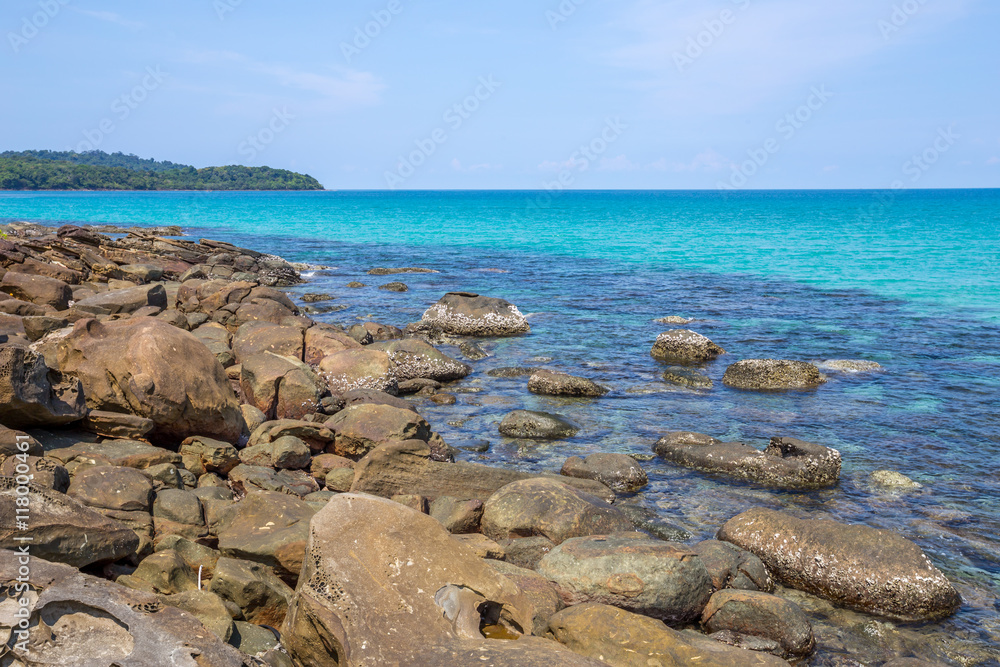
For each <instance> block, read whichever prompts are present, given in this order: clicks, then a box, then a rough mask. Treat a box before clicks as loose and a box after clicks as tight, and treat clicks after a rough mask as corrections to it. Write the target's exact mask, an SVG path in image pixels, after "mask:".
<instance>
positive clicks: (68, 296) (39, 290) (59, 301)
mask: <svg viewBox="0 0 1000 667" xmlns="http://www.w3.org/2000/svg"><path fill="white" fill-rule="evenodd" d="M0 292H4V293H6V294H10V295H11V296H12V297H14V298H15V299H20V300H21V301H30V302H31V303H34V304H37V305H39V306H52V307H53V308H55V309H56V310H66V309H67V308H69V302H70V301H72V300H73V289H72V288H71V287H70V286H69V285H67V284H66V283H64V282H63V281H61V280H56V279H55V278H46V277H45V276H33V275H30V274H27V273H15V272H13V271H8V272H7V273H6V274H5V275H4V277H3V280H0Z"/></svg>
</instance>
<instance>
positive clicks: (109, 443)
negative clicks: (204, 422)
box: [47, 440, 182, 470]
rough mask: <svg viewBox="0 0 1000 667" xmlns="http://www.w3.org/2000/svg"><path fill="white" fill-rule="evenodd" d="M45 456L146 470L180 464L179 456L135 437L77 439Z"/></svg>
mask: <svg viewBox="0 0 1000 667" xmlns="http://www.w3.org/2000/svg"><path fill="white" fill-rule="evenodd" d="M47 456H50V457H52V458H55V459H58V460H60V461H62V462H63V465H67V464H69V463H71V462H73V461H77V460H83V461H105V462H106V464H107V465H112V466H124V467H126V468H138V469H139V470H145V469H147V468H151V467H153V466H156V465H162V464H164V463H169V464H172V465H175V466H176V465H181V461H182V459H181V455H180V454H178V453H177V452H172V451H170V450H169V449H163V448H162V447H154V446H153V445H151V444H149V443H148V442H139V441H137V440H104V441H102V442H78V443H76V444H75V445H72V446H70V447H61V448H59V449H52V450H49V452H48V453H47Z"/></svg>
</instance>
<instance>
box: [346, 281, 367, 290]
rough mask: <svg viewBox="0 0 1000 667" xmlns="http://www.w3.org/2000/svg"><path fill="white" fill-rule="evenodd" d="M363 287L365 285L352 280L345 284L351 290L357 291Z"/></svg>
mask: <svg viewBox="0 0 1000 667" xmlns="http://www.w3.org/2000/svg"><path fill="white" fill-rule="evenodd" d="M365 286H366V285H365V284H364V283H359V282H358V281H357V280H352V281H351V282H349V283H347V287H350V288H351V289H358V288H359V287H365Z"/></svg>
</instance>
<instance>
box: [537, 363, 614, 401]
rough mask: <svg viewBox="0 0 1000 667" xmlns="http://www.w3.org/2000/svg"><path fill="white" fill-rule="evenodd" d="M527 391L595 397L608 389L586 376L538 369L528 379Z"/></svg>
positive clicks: (603, 393) (552, 394)
mask: <svg viewBox="0 0 1000 667" xmlns="http://www.w3.org/2000/svg"><path fill="white" fill-rule="evenodd" d="M528 391H530V392H531V393H533V394H543V395H546V396H578V397H584V398H596V397H599V396H604V395H605V394H606V393H608V391H610V390H609V389H608V388H607V387H605V386H603V385H599V384H597V383H596V382H594V381H593V380H588V379H587V378H583V377H577V376H575V375H569V374H567V373H557V372H555V371H547V370H540V371H537V372H536V373H534V374H533V375H532V376H531V377H530V378H529V379H528Z"/></svg>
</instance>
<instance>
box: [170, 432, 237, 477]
mask: <svg viewBox="0 0 1000 667" xmlns="http://www.w3.org/2000/svg"><path fill="white" fill-rule="evenodd" d="M179 453H180V455H181V459H182V460H183V462H184V467H185V468H187V469H188V470H190V471H191V472H192V473H194V474H195V475H204V474H205V473H209V472H214V473H218V474H220V475H228V474H229V471H231V470H232V469H233V468H235V467H236V466H237V465H239V463H240V456H239V453H238V452H237V451H236V448H235V447H233V446H232V445H230V444H229V443H228V442H222V441H221V440H213V439H212V438H203V437H200V436H194V437H191V438H187V439H186V440H184V442H182V443H181V446H180V450H179Z"/></svg>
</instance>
